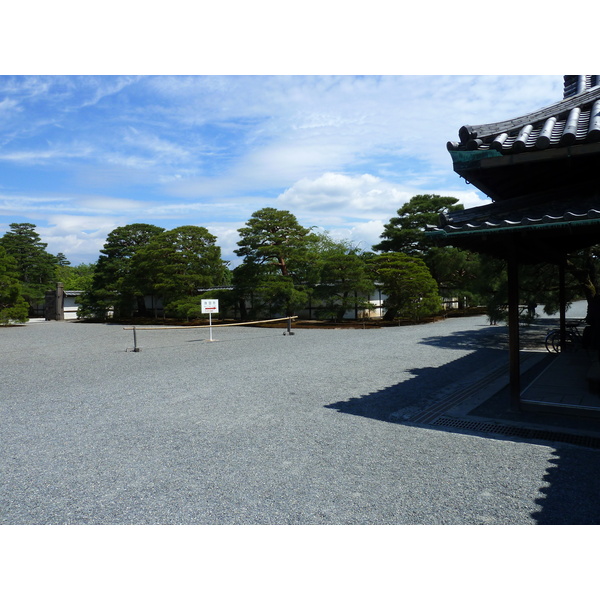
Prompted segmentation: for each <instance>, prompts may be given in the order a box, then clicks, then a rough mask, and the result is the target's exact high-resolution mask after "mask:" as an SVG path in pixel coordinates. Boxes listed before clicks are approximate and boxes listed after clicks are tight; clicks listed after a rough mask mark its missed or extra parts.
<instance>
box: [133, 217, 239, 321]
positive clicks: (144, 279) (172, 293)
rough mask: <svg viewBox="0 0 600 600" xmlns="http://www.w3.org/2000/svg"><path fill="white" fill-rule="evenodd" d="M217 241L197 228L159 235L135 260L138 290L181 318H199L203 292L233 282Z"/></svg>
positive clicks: (170, 231) (192, 226)
mask: <svg viewBox="0 0 600 600" xmlns="http://www.w3.org/2000/svg"><path fill="white" fill-rule="evenodd" d="M216 241H217V238H216V237H215V236H214V235H212V234H211V233H210V232H209V231H208V230H207V229H206V228H205V227H197V226H195V225H184V226H182V227H177V228H175V229H171V230H169V231H163V232H162V233H160V234H158V235H156V236H155V237H154V238H153V239H152V240H151V241H150V242H149V243H148V244H147V245H146V246H144V247H143V248H141V249H139V250H138V252H137V253H136V255H135V256H134V258H133V263H132V273H133V278H134V280H135V281H137V284H136V288H137V289H138V290H141V291H143V292H144V293H145V294H147V295H155V296H159V297H160V298H162V300H163V302H164V305H165V307H166V308H167V309H168V308H171V309H172V310H173V311H174V312H175V313H177V315H178V316H185V317H188V318H192V317H195V316H197V314H199V309H200V298H201V291H200V290H201V289H203V288H210V287H215V286H220V285H224V284H225V283H227V282H228V280H229V270H228V269H227V263H226V262H225V261H223V260H222V259H221V249H220V247H219V246H218V245H217V244H216ZM196 308H197V309H198V310H196ZM183 313H185V314H183Z"/></svg>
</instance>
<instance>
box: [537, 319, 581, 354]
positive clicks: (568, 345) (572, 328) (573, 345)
mask: <svg viewBox="0 0 600 600" xmlns="http://www.w3.org/2000/svg"><path fill="white" fill-rule="evenodd" d="M582 324H585V319H579V320H578V321H571V322H570V323H565V346H564V351H566V352H568V351H572V350H576V349H577V348H578V347H582V346H583V336H582V335H581V332H580V331H579V326H580V325H582ZM544 344H545V346H546V350H548V352H554V353H557V354H558V353H559V352H561V351H562V350H563V349H562V348H561V336H560V328H559V329H551V330H550V331H548V333H547V334H546V339H545V340H544Z"/></svg>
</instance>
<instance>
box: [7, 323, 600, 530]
mask: <svg viewBox="0 0 600 600" xmlns="http://www.w3.org/2000/svg"><path fill="white" fill-rule="evenodd" d="M283 331H285V330H281V329H259V328H249V327H231V328H214V329H213V337H214V341H213V342H210V341H209V332H208V330H207V329H188V330H182V329H174V330H158V331H147V330H140V331H138V333H137V344H138V346H139V347H140V348H141V351H140V352H128V351H126V350H127V349H128V348H129V349H131V348H132V347H133V335H132V331H130V330H126V329H124V328H123V326H121V325H104V324H84V323H74V322H32V323H29V324H27V325H25V326H22V327H11V328H3V329H0V359H1V364H2V369H1V373H0V390H1V391H0V394H1V398H0V409H1V413H0V416H1V424H0V449H1V453H0V456H1V458H0V461H1V465H0V466H1V480H2V484H1V486H2V487H1V492H0V522H1V523H3V524H15V525H18V524H115V525H116V524H189V525H193V524H283V525H286V524H388V525H389V524H538V523H539V524H545V523H597V522H600V516H599V511H598V508H597V507H598V506H600V492H599V489H600V483H599V482H598V481H597V480H598V478H597V476H595V474H597V473H598V472H600V452H599V451H597V450H593V449H587V448H580V447H576V446H570V445H568V444H564V445H561V444H558V443H553V444H550V443H547V444H546V443H540V442H531V443H527V442H524V441H523V440H510V439H501V438H498V437H496V438H495V437H492V436H485V435H467V434H461V433H456V432H452V431H444V430H439V429H432V428H426V427H414V426H410V425H408V424H406V423H401V422H396V421H394V420H391V419H390V418H389V416H390V415H391V414H392V413H398V411H400V412H401V411H402V410H405V409H406V410H412V409H414V408H415V407H419V406H422V405H426V404H427V401H428V398H430V397H431V396H432V394H435V393H436V392H439V390H440V389H441V388H442V387H444V386H448V385H451V384H456V381H457V380H460V379H461V378H464V377H466V376H468V375H469V374H470V373H472V372H473V371H475V370H477V369H479V368H480V367H482V366H485V365H490V364H496V363H499V362H501V361H506V360H507V354H506V349H505V347H504V346H505V342H504V338H505V334H506V331H505V328H503V327H490V326H488V325H487V322H486V319H485V318H484V317H468V318H462V319H448V320H446V321H442V322H438V323H432V324H427V325H419V326H409V327H394V328H383V329H376V330H342V329H335V330H305V329H297V330H295V334H294V335H292V336H288V335H282V332H283Z"/></svg>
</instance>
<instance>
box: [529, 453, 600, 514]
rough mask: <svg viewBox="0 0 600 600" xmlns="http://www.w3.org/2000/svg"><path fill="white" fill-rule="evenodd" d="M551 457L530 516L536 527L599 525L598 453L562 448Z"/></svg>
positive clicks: (599, 480) (599, 459)
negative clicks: (536, 505)
mask: <svg viewBox="0 0 600 600" xmlns="http://www.w3.org/2000/svg"><path fill="white" fill-rule="evenodd" d="M554 455H555V457H556V458H553V459H551V460H550V461H549V462H550V464H549V466H548V468H547V470H546V474H545V475H544V481H545V482H546V485H545V486H544V487H542V488H540V494H541V495H542V497H540V498H539V499H537V500H536V504H538V505H539V507H540V509H539V511H537V512H534V513H532V515H531V516H532V517H533V518H534V519H535V520H536V521H537V523H538V525H599V524H600V477H599V474H600V452H599V451H598V450H587V449H585V448H576V447H570V446H564V445H561V446H560V447H557V448H555V449H554Z"/></svg>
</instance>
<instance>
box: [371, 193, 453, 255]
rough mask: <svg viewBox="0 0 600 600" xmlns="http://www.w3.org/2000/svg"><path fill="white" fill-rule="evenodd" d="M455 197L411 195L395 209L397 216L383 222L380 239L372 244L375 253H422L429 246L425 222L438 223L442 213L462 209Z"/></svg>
mask: <svg viewBox="0 0 600 600" xmlns="http://www.w3.org/2000/svg"><path fill="white" fill-rule="evenodd" d="M458 202H459V200H458V198H453V197H451V196H438V195H437V194H422V195H419V196H413V197H412V198H411V199H410V200H409V201H408V202H407V203H406V204H404V205H403V206H402V207H400V208H399V209H398V211H397V214H398V216H397V217H392V218H391V219H390V221H389V223H386V224H385V225H384V228H383V233H382V234H381V236H380V237H381V239H382V241H381V242H379V244H376V245H375V246H373V250H375V252H403V253H404V254H408V255H411V256H421V257H422V256H424V255H426V254H427V252H428V251H429V249H430V248H431V244H430V243H429V242H428V240H427V239H426V237H425V229H426V227H427V225H435V224H437V223H438V220H439V216H440V214H441V213H445V212H450V211H454V210H463V208H464V207H463V206H462V204H459V203H458Z"/></svg>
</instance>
